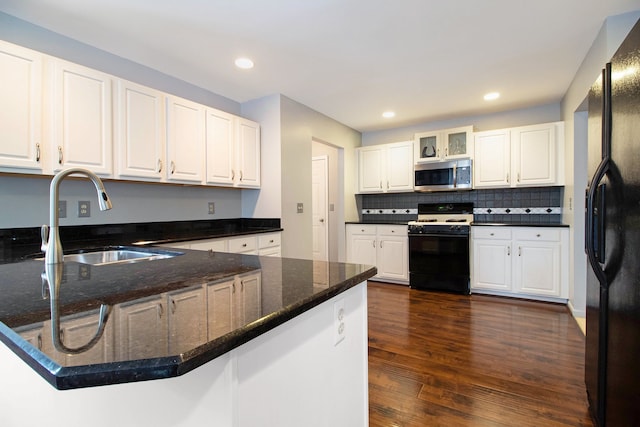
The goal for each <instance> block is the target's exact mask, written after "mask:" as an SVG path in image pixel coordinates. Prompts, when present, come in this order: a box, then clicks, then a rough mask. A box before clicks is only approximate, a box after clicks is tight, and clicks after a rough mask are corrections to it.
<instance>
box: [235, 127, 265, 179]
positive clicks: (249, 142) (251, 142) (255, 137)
mask: <svg viewBox="0 0 640 427" xmlns="http://www.w3.org/2000/svg"><path fill="white" fill-rule="evenodd" d="M237 123H238V130H237V135H238V136H237V142H236V143H237V165H238V169H239V171H238V172H239V176H238V181H237V184H236V185H237V186H238V187H246V188H259V187H260V125H258V123H256V122H252V121H251V120H247V119H243V118H242V117H238V118H237Z"/></svg>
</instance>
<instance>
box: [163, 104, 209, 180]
mask: <svg viewBox="0 0 640 427" xmlns="http://www.w3.org/2000/svg"><path fill="white" fill-rule="evenodd" d="M204 153H205V107H204V105H200V104H196V103H195V102H191V101H187V100H186V99H180V98H176V97H169V98H167V162H168V163H169V164H168V165H167V166H168V167H167V179H168V180H170V181H179V182H191V183H204V166H205V159H204V157H205V156H204Z"/></svg>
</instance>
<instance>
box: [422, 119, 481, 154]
mask: <svg viewBox="0 0 640 427" xmlns="http://www.w3.org/2000/svg"><path fill="white" fill-rule="evenodd" d="M472 136H473V126H464V127H459V128H453V129H444V130H437V131H433V132H420V133H416V134H415V135H414V144H415V147H414V150H415V153H414V158H415V161H416V163H426V162H439V161H441V160H449V159H458V158H469V157H473V137H472Z"/></svg>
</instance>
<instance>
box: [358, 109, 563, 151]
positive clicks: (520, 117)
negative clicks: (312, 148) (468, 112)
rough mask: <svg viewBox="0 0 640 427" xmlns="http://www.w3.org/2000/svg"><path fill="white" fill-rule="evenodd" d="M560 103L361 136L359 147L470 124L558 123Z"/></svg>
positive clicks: (493, 126)
mask: <svg viewBox="0 0 640 427" xmlns="http://www.w3.org/2000/svg"><path fill="white" fill-rule="evenodd" d="M560 117H561V115H560V104H547V105H540V106H536V107H531V108H523V109H519V110H511V111H504V112H501V113H493V114H484V115H479V116H469V117H459V118H456V119H450V120H440V121H437V122H427V123H420V124H417V125H411V126H404V127H399V128H394V129H386V130H381V131H375V132H365V133H363V134H362V145H376V144H386V143H389V142H399V141H410V140H413V134H414V133H416V132H428V131H432V130H438V129H448V128H455V127H460V126H469V125H473V130H474V131H476V132H480V131H485V130H493V129H504V128H509V127H516V126H526V125H533V124H537V123H549V122H556V121H559V120H561V118H560Z"/></svg>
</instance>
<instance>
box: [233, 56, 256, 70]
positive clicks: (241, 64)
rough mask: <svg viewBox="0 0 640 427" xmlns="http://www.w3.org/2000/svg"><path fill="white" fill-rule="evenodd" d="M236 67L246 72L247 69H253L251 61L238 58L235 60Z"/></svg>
mask: <svg viewBox="0 0 640 427" xmlns="http://www.w3.org/2000/svg"><path fill="white" fill-rule="evenodd" d="M235 64H236V67H238V68H242V69H243V70H248V69H249V68H253V61H252V60H250V59H249V58H238V59H236V62H235Z"/></svg>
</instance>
